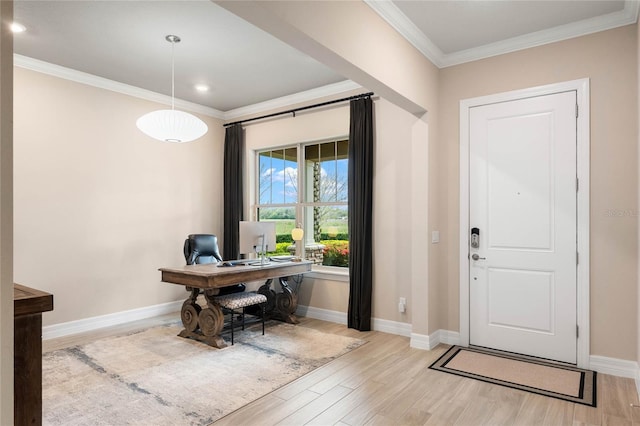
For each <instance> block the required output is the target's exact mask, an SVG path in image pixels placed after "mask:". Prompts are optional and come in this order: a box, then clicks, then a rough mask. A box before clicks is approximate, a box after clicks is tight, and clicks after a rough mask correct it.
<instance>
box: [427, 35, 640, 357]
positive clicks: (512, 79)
mask: <svg viewBox="0 0 640 426" xmlns="http://www.w3.org/2000/svg"><path fill="white" fill-rule="evenodd" d="M636 46H637V32H636V26H635V25H632V26H625V27H622V28H618V29H614V30H610V31H606V32H601V33H597V34H593V35H589V36H584V37H580V38H576V39H572V40H567V41H563V42H559V43H554V44H550V45H546V46H542V47H537V48H533V49H528V50H524V51H520V52H515V53H511V54H507V55H502V56H498V57H494V58H489V59H485V60H481V61H476V62H472V63H468V64H463V65H459V66H454V67H450V68H445V69H442V70H441V73H440V77H441V78H440V89H441V91H440V104H439V105H440V106H439V116H440V121H439V125H440V139H439V141H438V145H439V148H438V149H439V150H440V152H439V158H440V164H443V165H445V167H442V168H441V169H440V173H439V175H438V185H437V187H438V188H439V192H438V193H437V194H434V197H433V198H432V199H431V201H432V202H433V203H436V204H438V205H440V206H442V207H441V210H440V214H441V216H442V217H443V218H446V243H445V244H446V256H445V258H446V260H445V262H446V269H445V270H443V271H442V279H443V283H446V285H444V286H443V287H442V292H441V294H440V295H439V297H440V304H441V305H442V306H448V309H446V310H443V311H442V315H440V317H439V322H438V324H434V326H436V328H442V329H447V330H458V329H459V309H458V297H459V295H458V286H459V283H458V278H459V277H458V250H459V247H458V236H459V232H458V212H459V201H458V198H459V190H458V188H459V178H458V174H459V166H458V158H459V157H458V156H459V150H458V146H459V130H458V125H459V124H458V123H459V118H458V116H459V102H460V100H462V99H467V98H472V97H476V96H482V95H488V94H493V93H499V92H505V91H509V90H515V89H522V88H527V87H533V86H539V85H544V84H550V83H557V82H562V81H569V80H574V79H579V78H589V79H590V85H591V99H590V102H591V194H590V195H591V211H590V213H591V264H590V267H591V354H593V355H602V356H608V357H613V358H620V359H632V360H635V359H636V337H637V334H638V330H637V320H636V316H637V297H636V294H637V278H638V277H637V274H638V272H637V263H638V262H637V259H638V249H637V236H638V232H637V231H638V224H637V219H636V217H635V216H636V215H635V213H634V212H635V211H636V208H637V205H638V178H637V176H638V175H637V169H638V155H637V145H638V143H637V142H638V134H637V133H638V129H637V120H638V109H637V93H638V91H637V84H638V83H637V81H638V76H637V60H636V55H637V47H636ZM610 210H615V211H619V212H621V213H620V216H613V217H612V216H611V215H608V214H607V212H608V211H610Z"/></svg>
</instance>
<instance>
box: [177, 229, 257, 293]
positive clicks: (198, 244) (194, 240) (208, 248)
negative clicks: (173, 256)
mask: <svg viewBox="0 0 640 426" xmlns="http://www.w3.org/2000/svg"><path fill="white" fill-rule="evenodd" d="M183 253H184V259H185V260H186V261H187V265H193V264H199V263H200V264H201V263H218V262H222V256H221V255H220V250H219V249H218V237H216V236H215V235H213V234H190V235H189V236H188V237H187V239H186V240H184V247H183ZM245 288H246V287H245V285H244V284H236V285H232V286H229V287H222V288H221V289H220V294H221V295H222V294H230V293H240V292H243V291H244V290H245Z"/></svg>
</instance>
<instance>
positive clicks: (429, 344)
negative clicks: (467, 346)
mask: <svg viewBox="0 0 640 426" xmlns="http://www.w3.org/2000/svg"><path fill="white" fill-rule="evenodd" d="M440 343H444V344H445V345H458V344H460V333H459V332H457V331H449V330H436V331H434V332H433V333H431V334H429V335H426V334H417V333H411V347H412V348H416V349H424V350H427V351H430V350H432V349H433V348H435V347H436V346H438V345H439V344H440Z"/></svg>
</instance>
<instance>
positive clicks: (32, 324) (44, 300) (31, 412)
mask: <svg viewBox="0 0 640 426" xmlns="http://www.w3.org/2000/svg"><path fill="white" fill-rule="evenodd" d="M13 309H14V314H13V315H14V337H13V342H14V343H13V348H14V357H13V374H14V379H13V381H14V390H13V397H14V402H13V406H14V424H15V425H41V424H42V312H46V311H52V310H53V295H52V294H49V293H45V292H44V291H40V290H36V289H33V288H29V287H25V286H23V285H20V284H14V286H13Z"/></svg>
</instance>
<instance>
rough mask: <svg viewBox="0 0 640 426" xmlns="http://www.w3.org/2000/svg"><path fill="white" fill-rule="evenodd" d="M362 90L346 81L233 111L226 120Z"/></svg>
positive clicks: (227, 113) (227, 115) (226, 115)
mask: <svg viewBox="0 0 640 426" xmlns="http://www.w3.org/2000/svg"><path fill="white" fill-rule="evenodd" d="M361 88H362V86H360V85H359V84H357V83H355V82H353V81H351V80H344V81H341V82H338V83H333V84H328V85H326V86H322V87H317V88H315V89H311V90H306V91H304V92H299V93H294V94H293V95H288V96H283V97H280V98H275V99H271V100H268V101H265V102H259V103H257V104H253V105H248V106H245V107H241V108H236V109H232V110H229V111H227V112H225V113H224V120H225V121H230V120H234V119H236V118H240V117H246V116H249V115H254V114H260V113H263V112H265V111H273V110H275V109H279V108H285V107H289V106H291V105H296V104H300V103H303V102H309V101H314V100H316V99H318V98H322V97H326V96H333V95H337V94H339V93H344V92H348V91H350V90H357V89H361Z"/></svg>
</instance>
